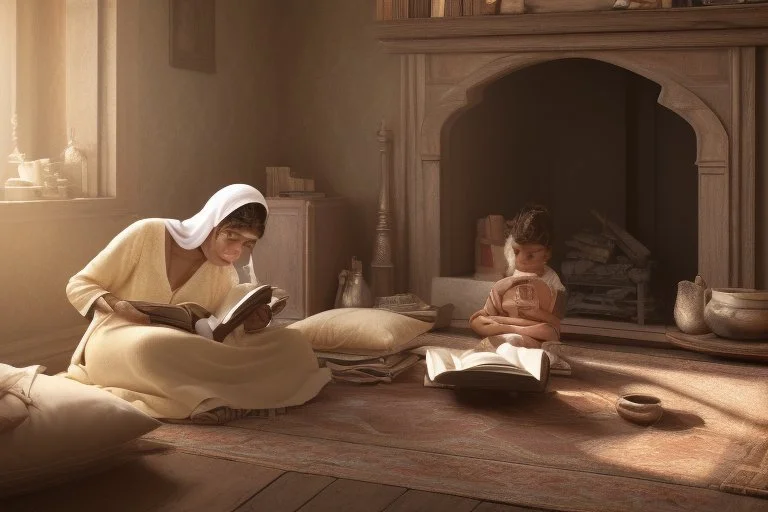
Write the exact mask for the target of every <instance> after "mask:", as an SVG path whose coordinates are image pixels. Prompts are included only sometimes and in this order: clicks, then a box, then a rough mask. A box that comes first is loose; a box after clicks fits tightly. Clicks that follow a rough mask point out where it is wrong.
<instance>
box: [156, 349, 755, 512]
mask: <svg viewBox="0 0 768 512" xmlns="http://www.w3.org/2000/svg"><path fill="white" fill-rule="evenodd" d="M558 352H559V353H560V354H561V356H563V357H565V358H566V359H567V360H568V361H569V362H570V363H571V365H572V367H573V375H572V376H571V377H553V378H552V379H551V380H550V384H549V388H548V392H547V393H545V394H536V395H524V394H520V395H517V396H514V395H508V394H498V393H487V392H486V393H471V394H467V393H464V394H459V393H455V392H454V391H452V390H446V389H436V388H425V387H424V386H423V375H424V366H423V364H419V365H417V366H416V367H413V368H412V369H411V370H409V371H408V372H406V373H405V374H403V375H401V376H400V377H398V379H397V380H396V381H395V382H393V383H392V384H386V385H376V386H359V385H351V384H336V383H334V384H330V385H329V386H328V387H326V388H325V389H324V390H323V392H322V393H321V394H320V395H319V396H318V397H317V398H315V399H314V400H312V401H311V402H310V403H308V404H305V405H304V406H301V407H297V408H293V409H290V410H288V412H287V413H286V414H284V415H281V416H275V417H272V418H249V419H242V420H238V421H234V422H232V423H230V424H228V425H227V426H199V425H164V426H162V427H161V428H159V429H158V430H156V431H154V432H152V433H151V434H149V435H148V436H147V438H149V439H153V440H156V441H160V442H164V443H167V444H171V445H173V446H175V447H177V448H178V449H180V450H183V451H189V452H192V453H199V454H206V455H210V456H215V457H222V458H227V459H232V460H241V461H248V462H253V463H257V464H261V465H264V466H270V467H275V468H279V469H283V470H286V471H301V472H308V473H316V474H322V475H329V476H334V477H339V478H354V479H359V480H366V481H373V482H379V483H386V484H391V485H400V486H405V487H409V488H414V489H422V490H427V491H434V492H442V493H449V494H456V495H462V496H469V497H473V498H479V499H484V500H493V501H500V502H506V503H514V504H521V505H526V506H533V507H542V508H548V509H555V510H651V509H652V510H698V511H702V510H713V511H714V510H718V511H719V510H752V509H753V508H752V507H755V508H754V510H759V509H760V507H768V501H766V500H765V499H760V498H754V497H747V496H737V495H735V494H727V493H724V492H721V491H728V492H730V493H737V494H748V495H751V496H765V495H766V478H765V475H766V474H767V473H766V470H768V457H767V456H766V451H767V450H768V443H766V439H768V399H766V397H768V367H766V366H758V365H747V364H744V365H740V364H733V363H728V364H726V363H724V362H717V361H713V360H708V361H691V360H684V359H677V358H674V357H659V356H655V355H647V354H638V353H625V352H615V351H611V350H600V349H594V348H584V347H576V346H568V345H560V346H559V347H558ZM638 392H639V393H645V394H653V395H655V396H658V397H659V398H660V399H661V400H662V403H663V405H664V409H665V412H664V415H663V416H662V418H661V420H660V421H659V422H658V423H656V424H655V425H653V426H651V427H641V426H637V425H634V424H631V423H628V422H626V421H624V420H623V419H621V418H620V417H619V416H618V415H617V413H616V410H615V402H616V399H617V397H618V396H620V395H622V394H625V393H638Z"/></svg>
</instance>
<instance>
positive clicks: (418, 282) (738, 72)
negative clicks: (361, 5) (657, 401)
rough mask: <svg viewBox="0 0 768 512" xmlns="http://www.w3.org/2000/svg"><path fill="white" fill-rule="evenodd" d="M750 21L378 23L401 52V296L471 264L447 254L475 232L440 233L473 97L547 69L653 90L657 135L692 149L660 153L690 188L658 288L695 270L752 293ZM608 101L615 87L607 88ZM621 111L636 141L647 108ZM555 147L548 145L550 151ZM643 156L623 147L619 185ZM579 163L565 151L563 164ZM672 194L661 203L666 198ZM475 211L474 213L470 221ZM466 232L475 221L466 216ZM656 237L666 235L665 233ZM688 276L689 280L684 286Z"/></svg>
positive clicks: (651, 16) (567, 16) (762, 17)
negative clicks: (674, 259)
mask: <svg viewBox="0 0 768 512" xmlns="http://www.w3.org/2000/svg"><path fill="white" fill-rule="evenodd" d="M747 10H748V9H747ZM747 10H745V9H720V10H716V11H714V14H713V11H712V10H709V9H706V10H701V9H699V10H696V9H691V10H681V11H680V12H677V13H675V14H671V13H669V11H666V12H664V11H654V12H653V13H651V12H649V11H646V12H644V13H640V12H597V13H562V14H556V15H555V14H552V15H545V14H540V15H521V16H488V17H480V18H474V19H462V18H453V19H433V20H430V19H426V20H402V21H396V22H388V23H381V24H380V40H381V41H382V44H383V45H384V46H385V48H387V49H388V50H389V51H393V52H398V53H401V54H402V66H401V73H402V77H401V84H402V88H401V112H400V126H399V131H398V133H397V138H396V140H395V149H396V156H395V165H394V173H393V184H392V185H393V190H394V196H395V197H396V198H397V200H396V201H395V204H394V205H393V210H394V214H395V228H396V229H395V234H396V236H395V254H394V256H395V268H396V269H397V276H398V277H397V278H398V288H400V289H404V290H405V289H407V290H410V291H413V292H415V293H417V294H418V295H419V296H422V297H424V298H430V291H431V285H432V280H433V278H435V277H440V276H448V275H456V274H460V273H463V272H464V271H465V270H467V267H468V265H467V254H468V253H467V252H463V253H462V252H461V251H456V250H455V247H454V244H457V243H463V242H461V240H457V239H456V237H458V238H459V239H461V238H462V237H464V238H465V239H466V238H467V237H469V238H472V237H473V236H474V234H473V233H472V232H471V231H470V232H469V234H468V233H467V232H466V231H461V229H460V228H459V227H457V225H454V224H451V222H452V217H453V213H452V212H450V211H449V209H448V207H447V205H446V203H447V202H450V201H449V200H447V198H456V197H459V196H461V195H462V194H463V193H464V192H465V190H464V189H463V187H464V186H465V185H466V183H467V182H468V181H472V179H471V178H469V177H468V176H467V174H460V173H459V171H460V169H458V168H459V167H462V166H461V165H460V164H457V162H458V161H460V159H461V156H456V151H457V149H455V148H456V147H458V145H457V144H456V143H455V141H453V142H452V141H451V137H454V138H455V137H457V135H455V134H456V133H459V132H461V130H462V123H464V122H465V121H464V119H467V117H464V116H469V117H471V116H472V115H473V114H472V112H474V111H477V109H482V102H483V98H484V97H485V96H488V95H493V94H494V90H495V89H496V88H500V87H502V86H503V83H504V82H505V81H508V80H517V79H518V78H516V77H520V76H522V77H525V76H526V75H528V76H529V77H530V78H531V79H532V80H535V79H537V78H536V73H537V71H536V69H537V68H538V69H546V68H547V67H553V69H554V68H557V67H558V66H560V67H561V69H562V66H565V68H568V67H569V66H586V68H583V67H582V69H587V68H589V69H591V70H592V71H593V72H594V74H595V76H598V77H600V76H602V77H603V78H602V79H604V80H607V81H608V82H609V81H610V80H613V79H615V77H617V76H619V75H621V76H624V77H627V76H629V77H633V78H632V80H634V82H632V84H635V85H630V86H627V87H630V88H635V89H632V90H633V91H634V94H638V95H640V96H642V98H643V99H642V101H646V100H647V98H648V95H649V94H650V93H649V91H652V94H653V96H654V97H655V99H656V100H657V102H658V104H659V105H660V106H661V107H662V109H661V111H663V112H664V115H667V114H668V115H669V117H670V121H669V123H667V125H666V126H671V127H672V128H671V129H673V131H674V135H673V136H674V138H675V139H676V140H677V139H679V140H681V141H682V142H681V145H682V146H687V147H689V148H690V149H689V150H687V149H685V147H681V148H674V150H670V149H669V147H666V146H664V147H661V150H660V151H662V152H663V151H667V152H669V151H672V152H673V153H674V155H673V156H671V157H670V158H672V159H679V160H681V161H682V162H685V161H687V160H690V161H689V163H688V164H685V163H683V164H682V165H690V166H691V172H690V174H686V173H685V171H681V173H682V174H680V176H687V179H686V178H685V177H682V178H680V181H679V183H677V184H675V185H674V188H675V189H677V190H676V191H675V192H676V193H677V194H678V195H679V196H680V198H681V199H680V201H681V204H684V205H685V206H684V210H685V211H684V212H683V214H682V215H681V216H679V217H676V218H675V221H676V222H682V221H683V220H684V219H685V217H686V216H687V217H689V220H685V223H686V225H687V226H689V227H688V229H687V230H686V233H685V234H684V235H681V240H680V242H681V244H682V245H681V250H682V251H683V252H685V253H686V254H687V256H683V257H682V259H681V261H679V262H678V263H676V265H677V267H678V270H677V271H676V272H677V273H675V274H674V276H672V277H669V278H668V283H667V285H666V286H669V282H671V281H673V280H675V279H692V278H693V277H694V275H695V273H699V274H701V275H702V276H704V278H705V279H706V280H707V282H708V283H709V284H710V285H711V286H745V287H750V286H754V281H755V261H754V239H755V219H754V216H755V199H754V188H755V143H756V141H755V108H756V97H755V75H756V70H755V66H756V64H755V51H756V50H755V47H756V46H762V45H766V44H768V31H766V30H764V29H765V27H766V26H768V17H767V16H766V11H765V10H763V11H755V10H754V9H753V10H749V12H747ZM595 70H597V71H595ZM608 70H610V71H608ZM566 74H567V73H566ZM540 78H541V77H540V76H539V78H538V79H540ZM606 83H607V82H606ZM638 84H639V85H638ZM595 87H600V84H599V83H598V84H595ZM606 90H607V91H609V90H613V89H611V88H610V87H607V86H606ZM638 91H639V92H638ZM561 108H562V107H561ZM596 108H599V107H596ZM544 110H546V109H544ZM625 114H627V115H629V116H634V118H632V119H630V120H631V123H629V122H628V123H626V124H625V126H624V127H623V129H622V130H623V131H622V133H623V134H624V135H625V136H627V137H636V138H642V137H643V134H642V133H643V132H642V130H640V128H642V125H643V123H644V122H645V123H647V119H645V120H644V119H643V116H645V115H646V114H647V109H642V108H636V107H629V108H627V109H625ZM542 115H543V113H542ZM558 115H560V116H562V115H563V113H562V112H559V113H558ZM682 121H684V122H682ZM457 127H458V128H457ZM454 129H457V130H458V131H457V132H454ZM638 130H640V131H638ZM464 131H465V132H466V131H467V130H466V127H464ZM452 133H453V134H454V135H451V134H452ZM627 134H629V135H627ZM626 140H627V139H625V141H626ZM686 141H689V142H686ZM554 142H555V141H553V145H552V148H553V150H557V148H558V146H557V144H554ZM478 144H482V141H481V142H478ZM605 144H606V146H605V151H606V152H607V153H610V154H614V153H615V151H616V148H615V147H612V146H611V144H612V143H611V142H610V141H606V142H605ZM643 147H645V146H643V145H642V144H640V143H638V144H637V145H636V146H635V147H634V148H630V147H629V146H627V147H625V151H624V153H623V156H622V157H621V158H623V164H626V165H625V167H624V173H623V174H622V176H623V177H624V178H623V179H635V180H637V179H638V176H640V177H641V178H642V176H641V175H640V174H638V173H639V171H638V169H641V168H642V167H643V166H644V165H647V162H646V163H643V158H644V157H645V156H647V155H643V154H636V153H637V151H638V148H643ZM655 148H656V149H659V148H660V146H655ZM571 149H572V148H571ZM627 149H629V151H627ZM593 150H594V148H593V149H591V150H590V151H593ZM633 151H634V152H635V153H633ZM686 151H690V154H687V153H686ZM680 155H682V156H680ZM686 155H687V156H686ZM614 157H615V155H614ZM578 158H579V157H578V156H577V155H576V154H571V155H569V156H568V157H567V158H566V159H565V162H566V163H567V162H568V161H571V162H576V161H577V160H578ZM617 158H619V157H617ZM621 158H619V159H621ZM679 164H680V162H677V164H676V165H679ZM574 165H575V164H574ZM562 166H563V165H560V167H562ZM519 167H523V169H521V170H520V171H519V172H525V169H524V167H525V163H522V164H520V165H519ZM466 170H467V169H466V168H465V169H463V171H464V172H465V173H466ZM457 173H459V174H457ZM614 178H615V176H614ZM529 181H530V180H529ZM560 181H564V182H565V183H563V189H561V190H558V191H555V192H553V194H554V196H557V197H562V196H563V194H566V193H567V191H565V190H564V189H565V188H566V186H567V180H563V179H561V180H560ZM641 182H642V180H641ZM643 183H646V182H643ZM450 187H454V188H450ZM671 187H672V185H669V186H667V187H666V188H663V192H664V193H665V194H667V193H669V191H670V188H671ZM457 189H458V190H457ZM532 190H535V186H534V187H533V188H532ZM626 190H627V188H626V186H625V187H624V188H623V189H622V191H623V192H622V194H624V195H625V200H626V201H628V202H629V205H628V204H627V202H626V201H625V204H624V205H623V206H622V205H620V206H616V205H614V206H612V207H613V208H617V209H618V210H620V212H619V213H620V215H619V217H621V218H617V219H614V220H616V221H618V222H619V223H621V224H629V226H625V227H630V228H632V227H633V226H632V223H634V224H635V226H636V227H639V228H640V229H642V227H643V226H642V224H643V222H644V221H643V219H641V218H639V216H638V212H639V211H642V208H641V209H640V210H638V209H637V207H636V206H637V205H635V206H632V202H633V201H634V202H637V201H639V200H640V199H641V198H642V197H641V196H638V195H636V196H635V197H634V198H632V197H631V194H629V195H627V194H625V191H626ZM655 197H656V199H658V197H657V196H655ZM664 200H665V201H669V200H670V199H669V198H665V199H664ZM672 200H674V199H672ZM559 204H561V203H560V202H558V205H559ZM559 207H560V206H558V208H559ZM628 208H629V210H631V211H629V210H628ZM632 208H634V209H633V210H632ZM477 213H479V212H477V211H473V216H474V215H476V214H477ZM487 213H502V214H503V213H507V212H487ZM487 213H486V214H487ZM560 213H561V215H562V212H560ZM467 222H473V220H472V216H470V217H469V218H468V220H467ZM693 233H695V235H694V234H693ZM664 236H667V237H669V236H673V234H671V233H670V232H669V231H667V232H665V234H664ZM694 236H695V238H692V237H694ZM686 237H688V238H687V240H688V241H685V240H686ZM640 238H642V236H641V237H640ZM465 242H466V240H465ZM465 247H466V246H465ZM470 247H471V245H470ZM464 250H465V251H466V249H464ZM689 273H690V274H692V275H683V274H689ZM667 300H668V299H667Z"/></svg>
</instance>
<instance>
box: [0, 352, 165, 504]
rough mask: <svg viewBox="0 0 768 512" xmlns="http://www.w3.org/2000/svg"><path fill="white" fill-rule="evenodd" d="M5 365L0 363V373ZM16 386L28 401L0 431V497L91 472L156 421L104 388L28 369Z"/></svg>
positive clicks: (5, 368)
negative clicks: (15, 422) (10, 426)
mask: <svg viewBox="0 0 768 512" xmlns="http://www.w3.org/2000/svg"><path fill="white" fill-rule="evenodd" d="M10 369H13V367H11V366H8V365H4V364H0V374H2V373H3V372H9V371H11V370H10ZM15 390H16V392H21V393H22V394H23V396H24V397H26V398H27V399H28V400H30V401H31V403H30V404H29V407H28V409H27V412H28V416H27V417H26V419H24V420H23V421H22V422H21V423H19V424H18V425H16V426H15V428H13V429H11V430H8V431H5V432H3V433H1V434H0V496H2V495H7V494H11V493H17V492H22V491H27V490H31V489H33V488H38V487H41V486H43V485H49V484H52V483H56V482H58V481H61V480H64V479H67V478H71V477H73V476H76V475H77V474H78V472H81V471H82V472H90V471H93V470H94V468H96V467H98V466H99V465H102V464H105V463H106V462H107V461H108V459H110V458H113V457H114V456H115V455H117V454H119V453H121V452H123V451H124V450H125V449H126V448H127V447H128V446H130V443H131V441H133V440H134V439H136V438H138V437H139V436H141V435H143V434H146V433H147V432H149V431H151V430H154V429H155V428H157V427H158V426H160V424H161V423H160V422H159V421H157V420H156V419H154V418H152V417H150V416H148V415H146V414H144V413H143V412H141V411H139V410H138V409H136V408H135V407H134V406H132V405H131V404H130V403H128V402H126V401H124V400H122V399H120V398H117V397H116V396H114V395H112V394H110V393H109V392H107V391H104V390H102V389H98V388H96V387H93V386H87V385H85V384H81V383H79V382H76V381H73V380H69V379H66V378H64V377H58V376H50V375H43V374H38V373H37V372H31V373H30V374H29V375H28V376H25V377H24V378H22V379H20V380H19V381H18V382H17V383H16V386H15ZM3 412H4V411H2V410H0V415H2V414H3ZM6 412H7V411H6Z"/></svg>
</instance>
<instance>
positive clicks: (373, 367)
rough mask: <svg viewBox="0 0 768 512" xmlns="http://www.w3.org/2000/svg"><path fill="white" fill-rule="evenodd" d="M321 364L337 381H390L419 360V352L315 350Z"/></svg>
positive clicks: (371, 382)
mask: <svg viewBox="0 0 768 512" xmlns="http://www.w3.org/2000/svg"><path fill="white" fill-rule="evenodd" d="M315 354H316V355H317V360H318V362H319V363H320V366H324V367H326V368H328V369H329V370H331V377H332V378H333V380H334V381H337V382H351V383H354V384H377V383H379V382H384V383H390V382H392V379H394V378H395V377H396V376H398V375H399V374H401V373H402V372H404V371H405V370H407V369H408V368H410V367H411V366H413V365H414V364H416V363H417V362H418V361H419V356H418V355H417V354H412V353H409V352H399V353H397V354H391V355H387V356H370V355H352V354H338V353H332V352H315Z"/></svg>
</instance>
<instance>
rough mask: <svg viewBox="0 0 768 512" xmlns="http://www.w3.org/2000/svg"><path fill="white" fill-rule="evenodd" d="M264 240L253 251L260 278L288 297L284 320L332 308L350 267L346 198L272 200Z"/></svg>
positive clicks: (269, 202) (257, 273)
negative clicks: (342, 274)
mask: <svg viewBox="0 0 768 512" xmlns="http://www.w3.org/2000/svg"><path fill="white" fill-rule="evenodd" d="M267 204H268V205H269V219H268V221H267V229H266V232H265V233H264V237H263V238H262V239H261V240H260V241H259V242H258V243H257V244H256V246H255V247H254V249H253V264H254V270H255V273H256V277H257V278H258V279H259V281H260V282H262V283H269V284H271V285H273V286H277V287H279V288H283V289H285V290H286V291H287V292H288V294H289V295H290V299H289V300H288V305H287V306H286V308H285V310H284V311H283V312H282V313H281V314H280V318H286V319H295V318H304V317H307V316H309V315H313V314H315V313H318V312H320V311H325V310H327V309H331V308H333V303H334V300H335V298H336V289H337V288H338V283H339V272H341V270H343V269H345V268H347V267H348V266H349V262H350V260H351V258H352V254H351V252H350V251H351V249H350V234H349V226H350V213H349V206H348V202H347V201H346V200H345V199H344V198H317V199H284V198H268V199H267Z"/></svg>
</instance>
